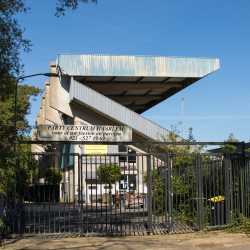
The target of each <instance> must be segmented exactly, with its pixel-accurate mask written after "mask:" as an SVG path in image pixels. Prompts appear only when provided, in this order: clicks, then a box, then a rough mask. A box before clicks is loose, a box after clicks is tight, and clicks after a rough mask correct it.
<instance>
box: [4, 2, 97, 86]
mask: <svg viewBox="0 0 250 250" xmlns="http://www.w3.org/2000/svg"><path fill="white" fill-rule="evenodd" d="M97 1H98V0H58V2H57V7H56V13H55V15H56V16H57V17H59V16H60V15H65V12H66V10H68V9H72V10H76V9H77V8H78V5H79V3H81V2H82V3H88V2H93V3H97ZM30 9H31V8H30V7H29V6H26V0H1V2H0V81H1V82H5V84H8V82H9V78H13V77H18V76H21V75H22V74H23V72H24V71H23V67H24V65H23V64H22V63H21V58H20V52H21V50H23V51H24V52H30V51H31V46H32V44H31V41H30V40H28V39H25V38H24V37H23V34H24V31H25V29H23V28H21V26H20V25H19V23H18V20H17V19H16V18H15V15H16V14H17V13H20V12H23V13H27V11H28V10H30Z"/></svg>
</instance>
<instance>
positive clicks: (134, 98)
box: [107, 95, 162, 102]
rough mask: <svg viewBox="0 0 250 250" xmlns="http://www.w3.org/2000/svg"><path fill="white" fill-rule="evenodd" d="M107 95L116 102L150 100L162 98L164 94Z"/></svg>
mask: <svg viewBox="0 0 250 250" xmlns="http://www.w3.org/2000/svg"><path fill="white" fill-rule="evenodd" d="M107 97H108V98H110V99H112V100H114V101H116V102H139V101H150V100H162V96H160V95H148V96H140V95H129V96H128V95H127V96H112V95H110V96H107Z"/></svg>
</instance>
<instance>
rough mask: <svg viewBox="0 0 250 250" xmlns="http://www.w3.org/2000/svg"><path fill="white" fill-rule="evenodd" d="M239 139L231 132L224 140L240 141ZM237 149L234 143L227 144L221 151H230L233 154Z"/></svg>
mask: <svg viewBox="0 0 250 250" xmlns="http://www.w3.org/2000/svg"><path fill="white" fill-rule="evenodd" d="M238 141H239V140H237V139H235V138H234V134H233V133H230V135H229V138H228V139H227V140H225V141H224V142H238ZM235 151H236V147H235V146H233V145H226V146H224V147H223V148H222V149H221V153H224V154H225V153H230V154H233V153H234V152H235Z"/></svg>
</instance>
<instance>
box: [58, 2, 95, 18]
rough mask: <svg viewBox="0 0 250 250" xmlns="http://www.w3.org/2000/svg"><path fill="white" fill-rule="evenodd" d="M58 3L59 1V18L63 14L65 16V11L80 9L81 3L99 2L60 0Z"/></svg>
mask: <svg viewBox="0 0 250 250" xmlns="http://www.w3.org/2000/svg"><path fill="white" fill-rule="evenodd" d="M58 1H59V3H57V7H56V14H55V16H57V17H59V16H60V15H61V14H62V15H63V16H64V15H65V11H66V10H67V9H72V10H76V9H77V8H78V4H79V3H80V2H82V3H88V2H93V3H97V1H98V0H58Z"/></svg>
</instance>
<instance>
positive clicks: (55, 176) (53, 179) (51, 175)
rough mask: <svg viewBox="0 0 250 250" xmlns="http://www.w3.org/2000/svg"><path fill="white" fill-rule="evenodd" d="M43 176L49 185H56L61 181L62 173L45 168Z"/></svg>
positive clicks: (56, 169)
mask: <svg viewBox="0 0 250 250" xmlns="http://www.w3.org/2000/svg"><path fill="white" fill-rule="evenodd" d="M45 176H46V180H47V181H48V182H49V183H53V184H58V183H60V182H61V180H62V171H61V170H60V169H58V168H53V167H51V168H47V169H46V170H45Z"/></svg>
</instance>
